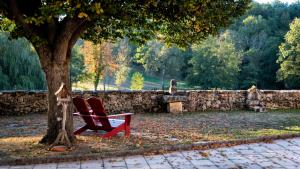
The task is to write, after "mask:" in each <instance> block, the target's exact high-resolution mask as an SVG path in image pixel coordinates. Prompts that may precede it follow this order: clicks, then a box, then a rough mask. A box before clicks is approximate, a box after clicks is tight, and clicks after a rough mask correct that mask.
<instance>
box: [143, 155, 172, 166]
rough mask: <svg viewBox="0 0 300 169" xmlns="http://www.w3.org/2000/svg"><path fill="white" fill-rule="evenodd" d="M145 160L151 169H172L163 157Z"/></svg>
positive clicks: (150, 157)
mask: <svg viewBox="0 0 300 169" xmlns="http://www.w3.org/2000/svg"><path fill="white" fill-rule="evenodd" d="M145 159H146V161H147V163H148V165H149V166H150V168H151V169H172V166H171V165H170V164H169V162H168V161H167V159H166V158H165V157H164V156H163V155H154V156H145Z"/></svg>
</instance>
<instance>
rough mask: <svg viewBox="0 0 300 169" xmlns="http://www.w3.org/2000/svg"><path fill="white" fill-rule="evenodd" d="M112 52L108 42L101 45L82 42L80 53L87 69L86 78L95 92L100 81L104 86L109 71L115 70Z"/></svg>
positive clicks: (110, 44)
mask: <svg viewBox="0 0 300 169" xmlns="http://www.w3.org/2000/svg"><path fill="white" fill-rule="evenodd" d="M112 50H113V44H112V43H110V42H102V43H101V44H94V43H93V42H91V41H84V42H83V45H82V47H81V52H82V53H83V55H84V56H85V57H84V64H85V66H86V68H87V78H88V79H89V80H91V81H92V82H93V85H94V90H97V88H98V85H99V82H100V80H101V79H102V80H103V84H104V86H105V77H106V76H107V74H109V72H111V71H110V70H114V69H116V64H115V63H114V59H113V58H112ZM108 66H109V67H108ZM104 88H105V87H104Z"/></svg>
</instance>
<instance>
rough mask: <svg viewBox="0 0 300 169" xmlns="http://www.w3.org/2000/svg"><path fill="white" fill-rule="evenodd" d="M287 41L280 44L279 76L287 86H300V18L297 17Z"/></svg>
mask: <svg viewBox="0 0 300 169" xmlns="http://www.w3.org/2000/svg"><path fill="white" fill-rule="evenodd" d="M284 37H285V42H283V43H282V44H281V45H280V46H279V51H280V53H279V58H278V62H279V63H280V69H279V70H278V74H277V75H278V78H279V79H280V80H283V81H284V83H285V85H286V87H287V88H290V89H291V88H297V89H299V88H300V19H299V18H296V19H294V21H293V22H292V23H291V25H290V31H288V32H287V33H286V35H285V36H284Z"/></svg>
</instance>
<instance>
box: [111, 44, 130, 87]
mask: <svg viewBox="0 0 300 169" xmlns="http://www.w3.org/2000/svg"><path fill="white" fill-rule="evenodd" d="M114 57H115V61H116V64H117V70H116V73H115V84H116V85H117V87H118V88H119V89H120V88H121V85H122V84H123V83H124V82H125V81H126V79H127V76H128V73H129V71H130V68H129V64H130V58H129V45H128V39H127V38H125V39H121V40H119V42H118V43H116V46H115V56H114Z"/></svg>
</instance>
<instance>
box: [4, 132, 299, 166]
mask: <svg viewBox="0 0 300 169" xmlns="http://www.w3.org/2000/svg"><path fill="white" fill-rule="evenodd" d="M194 168H195V169H197V168H198V169H234V168H237V169H260V168H270V169H271V168H272V169H282V168H288V169H294V168H295V169H296V168H299V169H300V138H294V139H287V140H277V141H274V142H273V143H272V144H267V143H255V144H248V145H239V146H235V147H230V148H218V149H213V150H206V151H195V150H193V151H182V152H173V153H167V154H162V155H152V156H130V157H118V158H105V159H102V160H93V161H81V162H67V163H51V164H38V165H28V166H0V169H194Z"/></svg>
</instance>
